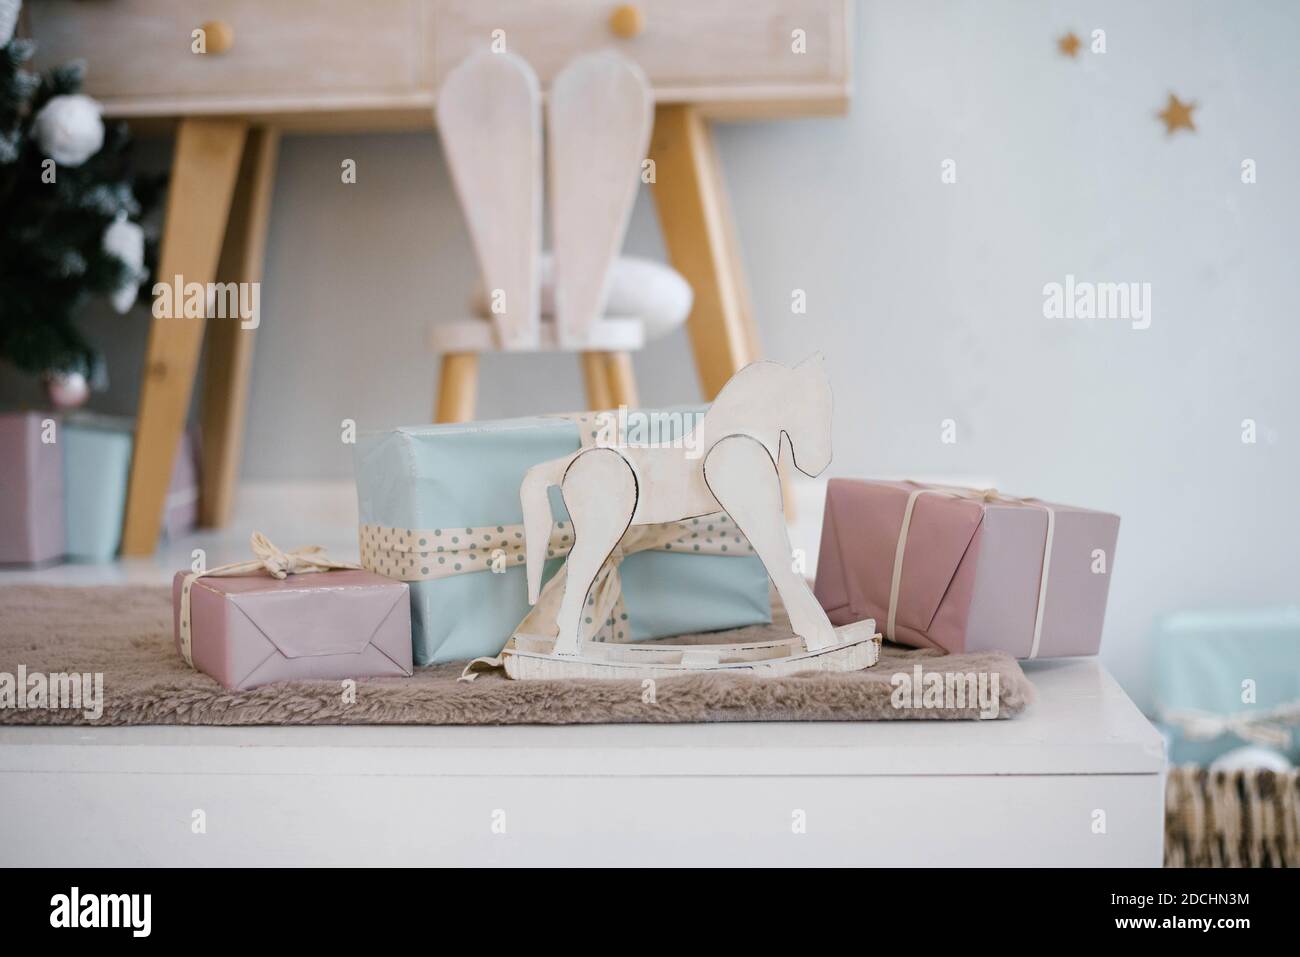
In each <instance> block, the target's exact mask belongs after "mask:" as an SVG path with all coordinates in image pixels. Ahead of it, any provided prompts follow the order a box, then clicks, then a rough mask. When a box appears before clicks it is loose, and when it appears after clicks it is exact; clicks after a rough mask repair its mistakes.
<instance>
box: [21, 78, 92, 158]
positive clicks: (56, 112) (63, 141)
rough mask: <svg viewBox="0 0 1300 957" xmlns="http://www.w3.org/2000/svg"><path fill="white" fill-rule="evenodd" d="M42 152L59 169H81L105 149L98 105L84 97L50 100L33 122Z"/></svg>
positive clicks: (74, 94) (54, 98)
mask: <svg viewBox="0 0 1300 957" xmlns="http://www.w3.org/2000/svg"><path fill="white" fill-rule="evenodd" d="M32 132H33V134H34V135H35V137H36V142H37V143H38V144H39V145H40V147H41V152H42V153H44V154H45V155H46V156H48V157H50V159H52V160H54V162H56V163H58V164H59V165H60V166H80V165H81V164H82V163H84V162H86V160H88V159H90V158H91V157H92V156H94V155H95V154H96V153H98V152H99V150H100V148H101V147H102V146H103V145H104V120H103V118H102V117H101V116H100V113H99V104H98V103H96V102H95V101H94V100H93V99H91V98H90V97H88V96H85V95H84V94H81V93H68V94H64V95H62V96H55V97H51V98H50V100H49V102H48V103H46V104H45V105H44V106H43V107H41V110H40V112H39V113H37V114H36V119H35V120H33V121H32Z"/></svg>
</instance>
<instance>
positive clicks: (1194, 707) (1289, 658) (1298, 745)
mask: <svg viewBox="0 0 1300 957" xmlns="http://www.w3.org/2000/svg"><path fill="white" fill-rule="evenodd" d="M1243 699H1244V700H1243ZM1155 701H1156V718H1157V720H1158V721H1159V722H1160V723H1161V725H1162V726H1163V727H1164V730H1165V733H1166V736H1167V738H1168V740H1169V759H1170V761H1171V762H1172V763H1174V764H1202V765H1204V764H1209V763H1210V762H1211V761H1213V760H1214V759H1215V758H1217V757H1218V756H1219V755H1221V754H1224V753H1225V752H1227V751H1230V750H1232V749H1234V748H1237V747H1240V746H1242V745H1243V744H1247V743H1253V742H1248V741H1246V740H1244V739H1242V738H1241V737H1239V736H1238V735H1237V734H1235V733H1233V732H1231V731H1224V732H1223V733H1220V734H1218V735H1216V736H1214V737H1211V738H1204V737H1196V736H1192V735H1189V734H1188V732H1187V727H1186V725H1187V724H1188V723H1189V722H1188V719H1189V718H1193V719H1194V718H1195V717H1197V716H1202V717H1208V718H1211V719H1213V718H1215V717H1218V718H1222V717H1224V716H1231V715H1250V714H1255V715H1258V714H1262V713H1264V712H1268V711H1270V710H1273V709H1276V708H1280V707H1283V706H1285V705H1289V704H1293V703H1295V702H1300V609H1297V608H1277V609H1261V610H1257V611H1248V612H1247V611H1242V612H1183V613H1179V614H1175V615H1170V616H1167V617H1165V618H1163V619H1161V620H1160V621H1159V622H1158V623H1157V625H1156V631H1155ZM1180 718H1181V719H1182V720H1179V719H1180ZM1214 723H1215V722H1214V721H1211V722H1210V724H1209V725H1208V726H1209V727H1211V728H1212V727H1213V724H1214ZM1298 738H1300V735H1297V734H1295V733H1294V732H1293V733H1292V734H1291V740H1290V746H1289V748H1288V747H1286V746H1282V747H1279V748H1278V750H1280V751H1282V752H1283V753H1285V754H1287V755H1288V756H1289V757H1290V759H1291V760H1292V761H1293V762H1295V761H1297V760H1300V740H1297V739H1298Z"/></svg>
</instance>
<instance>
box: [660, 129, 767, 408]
mask: <svg viewBox="0 0 1300 957" xmlns="http://www.w3.org/2000/svg"><path fill="white" fill-rule="evenodd" d="M650 157H651V159H653V160H654V162H655V186H654V197H655V205H656V207H657V208H658V211H659V225H660V228H661V229H662V231H663V236H664V243H665V245H666V246H667V248H668V256H669V258H670V259H671V260H672V263H673V265H674V266H675V267H676V268H677V270H678V271H679V272H680V273H681V274H682V275H683V276H685V277H686V279H687V281H688V282H689V283H690V284H691V288H692V289H694V291H695V305H694V306H693V307H692V309H691V316H690V319H689V320H688V322H687V331H688V332H689V334H690V337H691V348H692V350H693V351H694V353H695V366H696V369H697V371H698V372H699V377H700V386H701V389H702V391H703V393H704V398H705V400H706V401H712V400H713V399H714V398H715V397H716V396H717V394H718V391H719V390H720V389H721V388H722V386H723V385H724V384H725V383H726V381H727V380H728V379H730V378H731V376H732V375H734V374H735V373H736V372H737V371H739V370H740V369H741V368H742V367H744V366H745V365H747V364H748V363H750V362H752V361H753V360H754V359H756V358H758V356H757V351H758V350H757V342H758V336H757V333H756V332H755V330H754V321H753V316H752V314H751V313H752V310H751V309H750V306H749V301H748V299H749V297H748V292H747V291H746V287H745V280H744V276H743V274H742V271H741V269H740V258H739V255H738V252H737V243H736V234H735V227H734V226H733V225H732V222H731V213H730V209H729V207H728V204H727V196H726V185H725V183H724V182H723V180H722V175H721V170H720V168H719V166H718V158H717V154H716V151H715V150H714V146H713V137H712V134H711V132H710V130H709V126H708V123H707V122H706V121H705V119H704V118H703V117H702V116H701V115H700V113H699V112H698V110H697V109H696V108H695V107H693V106H689V105H680V104H679V105H668V106H661V107H659V109H658V110H656V111H655V129H654V137H653V138H652V140H651V144H650Z"/></svg>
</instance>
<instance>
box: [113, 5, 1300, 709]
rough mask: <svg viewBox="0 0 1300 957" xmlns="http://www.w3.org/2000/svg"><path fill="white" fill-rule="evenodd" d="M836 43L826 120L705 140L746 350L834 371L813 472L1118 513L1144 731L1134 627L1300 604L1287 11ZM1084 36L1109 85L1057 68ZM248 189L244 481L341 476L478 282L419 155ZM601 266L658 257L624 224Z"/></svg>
mask: <svg viewBox="0 0 1300 957" xmlns="http://www.w3.org/2000/svg"><path fill="white" fill-rule="evenodd" d="M858 12H859V16H858V18H857V39H856V60H855V62H856V84H855V85H856V91H855V100H854V103H853V106H852V110H851V112H850V113H849V115H848V116H847V117H843V118H835V119H825V120H804V121H792V122H779V123H773V122H767V123H754V124H747V125H737V126H732V127H727V128H724V129H722V130H720V132H719V142H720V149H721V154H722V159H723V164H724V167H725V170H726V174H727V177H728V180H729V184H730V188H731V194H732V201H733V205H734V207H735V212H736V216H737V219H738V222H739V229H740V234H741V237H742V243H743V246H744V259H745V264H746V266H747V268H748V271H749V275H750V280H751V286H752V291H753V300H754V306H755V310H756V313H757V318H758V323H759V327H760V330H761V335H762V339H763V342H764V345H765V348H766V351H767V353H768V354H769V355H770V356H772V357H774V358H780V359H787V360H790V359H796V358H799V357H800V356H801V355H802V354H804V353H805V352H807V351H809V350H810V349H811V348H814V347H815V348H820V349H822V350H823V351H825V352H826V354H827V355H828V356H829V358H830V370H831V374H832V377H833V383H834V386H835V389H836V422H835V437H836V442H837V447H836V460H835V463H834V465H833V466H832V472H833V474H835V475H844V476H852V475H900V474H904V475H905V474H926V475H980V476H988V477H989V478H991V479H992V480H994V481H995V482H996V484H997V486H998V487H999V488H1001V489H1004V490H1007V491H1011V492H1014V493H1018V494H1025V495H1037V496H1041V497H1045V498H1053V499H1057V500H1061V501H1066V502H1070V503H1074V504H1079V505H1087V506H1092V507H1097V508H1104V509H1110V510H1114V511H1116V512H1118V513H1120V514H1121V515H1122V516H1123V524H1122V527H1121V533H1120V542H1119V548H1118V556H1117V560H1116V563H1115V568H1114V579H1113V588H1112V593H1111V603H1110V610H1109V614H1108V619H1107V634H1106V641H1105V646H1104V657H1105V658H1106V660H1107V661H1108V662H1109V664H1110V665H1111V667H1112V669H1113V670H1114V671H1115V672H1116V673H1117V675H1118V676H1119V677H1120V679H1121V681H1123V682H1124V684H1125V685H1126V686H1127V687H1128V689H1129V690H1130V691H1131V692H1132V693H1134V694H1135V695H1136V696H1137V697H1138V699H1139V701H1140V702H1145V701H1146V700H1147V694H1146V682H1145V669H1146V668H1147V664H1148V662H1147V654H1148V645H1147V643H1146V637H1147V634H1148V629H1149V627H1150V624H1151V621H1152V618H1153V616H1154V615H1156V614H1158V613H1160V612H1164V611H1167V610H1171V609H1175V608H1182V607H1188V606H1233V605H1244V604H1251V603H1260V602H1284V601H1291V602H1294V601H1296V600H1297V593H1298V592H1300V589H1298V588H1297V573H1296V556H1297V553H1298V551H1300V550H1298V548H1297V541H1300V506H1298V505H1297V495H1298V492H1297V477H1298V476H1300V468H1298V466H1300V455H1298V454H1297V451H1296V448H1297V446H1296V439H1297V428H1296V422H1295V412H1296V409H1297V406H1298V404H1300V403H1298V401H1297V400H1298V399H1300V387H1298V386H1297V384H1296V381H1297V377H1296V363H1297V359H1298V357H1300V323H1298V322H1297V317H1296V308H1297V302H1298V301H1300V279H1297V269H1296V267H1295V263H1294V256H1295V253H1296V248H1297V246H1296V233H1295V230H1296V225H1295V224H1296V222H1297V213H1300V187H1298V186H1297V168H1298V167H1297V159H1298V158H1300V155H1298V154H1300V127H1298V126H1297V122H1296V119H1297V113H1296V107H1297V97H1298V95H1300V57H1298V56H1297V54H1296V47H1295V44H1296V38H1297V36H1300V7H1298V6H1297V5H1295V4H1293V3H1287V2H1281V0H1277V2H1254V3H1250V4H1228V3H1224V2H1173V0H1164V2H1145V3H1140V4H1135V3H1132V2H1105V3H1101V2H1091V3H1087V4H1084V3H1055V4H1051V5H1042V4H1029V3H1013V2H982V3H978V4H976V3H956V2H908V3H903V2H870V3H864V4H862V6H861V7H860V8H859V11H858ZM1094 28H1102V29H1104V30H1105V31H1106V41H1107V48H1108V49H1107V52H1106V53H1105V54H1104V55H1097V54H1091V53H1088V52H1087V51H1086V50H1085V51H1083V52H1081V53H1080V56H1079V58H1078V60H1077V61H1071V60H1068V59H1064V58H1062V57H1061V56H1060V55H1059V54H1058V53H1057V52H1056V48H1055V42H1054V40H1055V37H1056V36H1058V35H1059V34H1060V33H1062V32H1064V31H1065V30H1066V29H1073V30H1075V32H1076V33H1078V34H1079V35H1080V36H1082V37H1084V38H1085V40H1086V39H1087V36H1088V33H1089V32H1090V31H1091V30H1092V29H1094ZM1170 91H1174V92H1177V93H1178V94H1179V95H1180V96H1181V97H1182V98H1184V99H1194V100H1196V101H1197V102H1198V103H1199V104H1200V105H1199V108H1198V109H1197V110H1196V113H1195V119H1196V122H1197V125H1198V127H1199V130H1198V132H1197V133H1195V134H1193V135H1189V134H1187V133H1180V134H1178V135H1176V136H1174V137H1172V138H1167V137H1166V136H1165V133H1164V130H1163V127H1162V125H1161V124H1160V122H1159V121H1158V120H1157V119H1156V118H1155V116H1154V114H1155V112H1156V111H1157V110H1159V109H1160V108H1161V107H1162V106H1163V104H1164V100H1165V97H1166V95H1167V94H1168V92H1170ZM346 157H350V158H353V159H356V160H357V164H358V170H359V178H358V182H357V184H356V185H351V186H344V185H342V184H340V182H339V175H338V174H339V164H340V162H341V160H342V159H343V158H346ZM1247 157H1249V158H1253V159H1255V160H1256V161H1257V163H1258V171H1259V173H1258V175H1259V181H1258V183H1257V184H1256V185H1251V186H1247V185H1243V184H1242V183H1241V181H1240V174H1239V170H1240V163H1241V161H1242V159H1244V158H1247ZM946 158H952V159H954V160H956V162H957V171H958V182H957V183H956V184H955V185H944V184H942V183H941V182H940V176H939V174H940V163H941V161H943V160H944V159H946ZM277 190H278V192H277V194H276V198H275V203H274V210H273V215H272V225H271V235H270V253H269V258H268V263H267V275H266V281H265V283H264V288H263V300H262V303H263V313H264V326H263V329H262V331H261V333H260V337H259V341H258V355H257V358H256V364H255V369H254V385H253V395H252V409H253V419H252V422H251V424H250V427H249V435H248V446H247V458H246V461H245V466H244V473H245V475H246V476H248V477H252V478H283V477H295V478H298V477H314V476H323V477H334V478H337V477H341V476H347V475H350V469H351V465H350V458H349V455H348V450H347V449H346V448H344V447H343V446H342V445H341V444H340V443H339V439H338V433H339V421H340V420H341V419H343V418H345V417H351V418H355V419H356V420H357V421H358V422H359V423H360V424H361V426H362V427H363V428H365V427H377V426H386V425H395V424H404V423H411V422H419V421H424V420H426V419H427V417H428V416H429V409H430V407H431V403H432V399H433V394H434V393H433V390H434V379H435V373H434V368H435V364H434V362H433V360H432V359H431V358H430V357H429V356H428V355H427V354H426V352H425V348H424V329H425V324H426V323H427V322H428V321H429V320H432V319H436V318H440V317H445V318H451V317H454V316H457V315H460V314H461V310H462V303H463V302H464V298H465V293H466V291H467V290H468V288H469V286H470V284H471V282H472V278H473V274H474V266H473V263H472V260H471V255H470V252H469V248H468V244H467V240H466V238H465V236H464V231H463V223H462V219H461V216H460V212H459V210H458V209H457V206H456V202H455V199H454V197H453V195H452V193H451V191H450V189H449V185H448V180H447V172H446V169H445V167H444V165H443V163H442V161H441V159H440V157H439V155H438V151H437V148H436V142H435V138H434V136H433V134H432V133H429V134H411V135H393V136H371V137H301V138H292V139H289V140H287V141H286V142H285V144H284V149H283V154H282V157H281V160H280V168H279V176H278V181H277ZM628 246H629V249H630V250H632V251H634V252H638V253H643V254H649V255H661V254H662V246H661V242H660V238H659V234H658V227H657V224H656V222H655V220H654V212H653V206H652V204H651V203H650V202H649V197H648V196H642V197H641V201H640V203H639V205H638V207H637V210H636V214H635V216H634V220H633V224H632V228H631V233H630V238H629V242H628ZM1067 273H1073V274H1074V275H1076V276H1077V277H1079V278H1080V279H1091V280H1098V281H1138V282H1149V283H1151V284H1152V287H1153V289H1152V304H1153V316H1152V323H1151V327H1150V328H1149V329H1147V330H1145V331H1135V330H1133V329H1131V328H1129V326H1128V324H1126V323H1122V322H1094V323H1091V324H1089V323H1085V322H1082V321H1068V320H1049V319H1045V318H1044V317H1043V311H1042V301H1043V295H1042V288H1043V285H1044V284H1045V283H1048V282H1052V281H1063V280H1064V277H1065V275H1066V274H1067ZM795 288H802V289H804V290H806V291H807V296H808V303H809V311H808V314H807V315H805V316H796V315H792V314H791V311H790V298H791V291H792V290H793V289H795ZM103 321H104V322H105V323H110V322H113V323H116V324H115V325H114V326H113V332H112V335H111V337H110V336H108V335H107V334H103V333H102V330H101V334H103V337H104V338H105V339H106V340H107V339H109V338H111V339H112V340H113V350H112V354H111V360H112V363H113V368H114V371H115V373H116V382H115V391H114V393H113V394H112V395H110V396H109V397H107V399H106V400H105V401H106V403H107V404H108V405H109V406H112V405H114V404H116V405H118V406H120V407H122V408H123V409H130V408H133V403H134V391H133V383H134V379H135V370H136V369H137V368H138V362H139V360H138V355H139V350H140V348H141V344H142V342H143V332H144V328H145V325H146V320H145V318H144V316H143V314H142V315H139V316H136V317H134V318H132V319H130V320H126V322H128V323H129V324H130V333H129V334H128V335H124V336H123V335H119V333H120V332H121V330H122V327H121V325H120V323H121V322H123V320H109V319H105V320H103ZM637 368H638V373H639V376H640V381H641V384H642V394H643V399H644V400H646V401H647V402H648V403H652V404H655V403H669V402H681V401H690V400H694V399H695V398H696V397H697V396H698V392H697V387H696V384H695V378H694V372H693V369H692V367H691V362H690V359H689V354H688V351H687V347H686V341H685V337H684V335H681V334H679V335H677V336H674V337H673V338H672V339H670V340H668V341H666V342H662V343H656V344H655V345H653V346H652V347H651V348H650V349H648V350H647V352H646V353H645V354H644V355H642V356H641V357H639V358H638V360H637ZM580 404H581V390H580V385H579V378H578V374H577V365H576V361H574V360H571V359H568V358H563V357H557V358H548V359H540V360H538V359H531V358H517V357H516V358H497V359H492V360H489V361H488V362H487V363H486V366H485V370H484V389H483V396H482V402H481V410H482V413H483V414H484V415H486V416H499V415H508V414H514V413H522V412H529V411H534V410H560V409H569V408H576V407H578V406H580ZM1247 417H1250V418H1254V419H1255V420H1257V422H1258V423H1259V426H1260V440H1259V442H1258V443H1257V444H1255V445H1243V444H1242V442H1241V421H1242V419H1244V418H1247ZM946 418H952V419H955V420H956V422H957V429H958V441H957V443H956V444H955V445H945V444H942V443H941V442H940V441H939V438H940V422H941V420H943V419H946Z"/></svg>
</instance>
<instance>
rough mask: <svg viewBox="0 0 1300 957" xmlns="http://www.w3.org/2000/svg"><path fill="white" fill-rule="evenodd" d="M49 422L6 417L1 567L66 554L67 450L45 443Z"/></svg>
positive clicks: (1, 436)
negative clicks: (47, 423)
mask: <svg viewBox="0 0 1300 957" xmlns="http://www.w3.org/2000/svg"><path fill="white" fill-rule="evenodd" d="M45 418H46V416H45V415H42V414H39V413H36V412H6V413H4V414H0V564H9V563H11V562H16V563H21V564H24V565H40V564H43V563H45V562H50V561H53V560H54V559H56V558H58V557H60V556H61V555H62V554H63V551H64V545H65V544H66V542H65V536H64V524H63V522H64V516H63V445H62V444H60V443H59V442H57V441H55V442H45V441H42V433H44V432H45V429H44V428H43V427H42V425H41V423H42V421H43V420H44V419H45ZM55 434H56V435H57V433H55Z"/></svg>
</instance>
